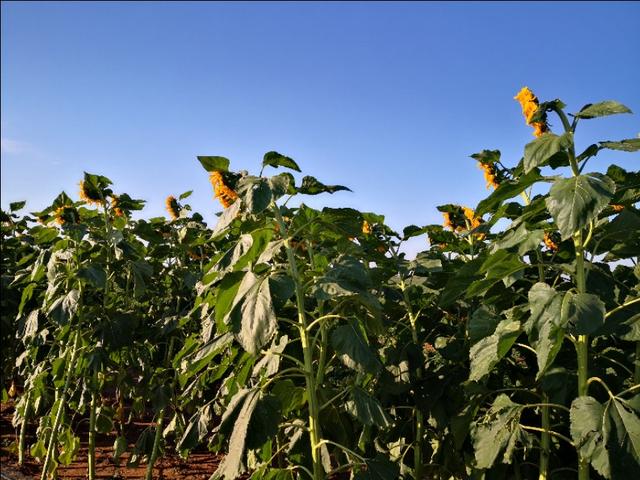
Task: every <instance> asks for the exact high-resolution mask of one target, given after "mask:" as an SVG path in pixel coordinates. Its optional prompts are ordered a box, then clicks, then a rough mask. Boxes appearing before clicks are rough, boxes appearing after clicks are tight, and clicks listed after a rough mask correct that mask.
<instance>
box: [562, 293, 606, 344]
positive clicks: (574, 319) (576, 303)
mask: <svg viewBox="0 0 640 480" xmlns="http://www.w3.org/2000/svg"><path fill="white" fill-rule="evenodd" d="M562 313H563V316H566V324H567V325H568V327H569V328H570V330H571V332H572V333H574V334H576V335H590V334H592V333H593V332H595V331H596V330H598V329H599V328H600V327H602V325H603V324H604V314H605V305H604V303H603V302H602V300H600V298H598V296H597V295H593V294H590V293H573V292H567V293H566V294H565V298H564V302H563V312H562ZM563 323H564V322H563Z"/></svg>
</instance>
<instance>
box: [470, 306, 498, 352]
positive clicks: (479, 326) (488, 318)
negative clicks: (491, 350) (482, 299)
mask: <svg viewBox="0 0 640 480" xmlns="http://www.w3.org/2000/svg"><path fill="white" fill-rule="evenodd" d="M498 323H500V317H498V316H497V315H495V314H494V313H493V312H491V311H490V310H489V309H488V308H487V307H485V306H481V307H480V308H478V309H477V310H476V311H475V312H473V314H472V315H471V319H470V320H469V327H468V329H469V341H470V342H471V343H472V344H473V343H476V342H477V341H479V340H482V339H483V338H485V337H488V336H489V335H492V334H493V332H495V331H496V327H497V326H498Z"/></svg>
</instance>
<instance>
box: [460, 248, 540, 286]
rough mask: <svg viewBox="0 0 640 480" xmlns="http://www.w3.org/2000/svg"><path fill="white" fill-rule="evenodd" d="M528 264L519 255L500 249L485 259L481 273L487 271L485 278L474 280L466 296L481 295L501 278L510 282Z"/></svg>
mask: <svg viewBox="0 0 640 480" xmlns="http://www.w3.org/2000/svg"><path fill="white" fill-rule="evenodd" d="M527 266H528V265H527V264H526V263H524V262H522V261H521V260H520V257H519V255H517V254H515V253H510V252H508V251H506V250H498V251H497V252H496V253H494V254H492V255H490V256H489V257H488V258H487V259H486V260H485V261H484V263H483V264H482V266H481V267H480V270H479V273H485V278H482V279H480V280H476V281H475V282H473V283H472V284H471V285H470V286H469V288H468V290H467V293H466V297H467V298H472V297H474V296H476V295H481V294H483V293H484V292H486V291H487V290H488V289H489V288H491V287H492V286H493V285H495V284H496V283H498V282H499V281H501V280H503V281H505V283H507V282H509V281H510V280H511V278H512V277H511V276H512V275H514V274H515V273H518V272H519V271H520V270H524V269H525V268H527Z"/></svg>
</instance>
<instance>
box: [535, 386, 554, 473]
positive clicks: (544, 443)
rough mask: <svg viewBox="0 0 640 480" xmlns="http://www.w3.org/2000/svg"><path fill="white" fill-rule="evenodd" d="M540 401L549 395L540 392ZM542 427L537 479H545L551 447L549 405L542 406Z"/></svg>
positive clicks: (546, 398)
mask: <svg viewBox="0 0 640 480" xmlns="http://www.w3.org/2000/svg"><path fill="white" fill-rule="evenodd" d="M542 402H543V403H548V402H549V397H548V396H547V394H546V393H543V394H542ZM541 411H542V412H541V413H542V429H543V430H544V432H542V433H541V435H540V469H539V472H540V474H539V476H538V479H539V480H546V479H547V472H548V471H549V452H550V447H551V436H550V435H549V431H550V430H551V418H550V417H551V416H550V415H549V407H548V406H546V405H545V406H542V407H541Z"/></svg>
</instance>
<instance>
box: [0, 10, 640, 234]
mask: <svg viewBox="0 0 640 480" xmlns="http://www.w3.org/2000/svg"><path fill="white" fill-rule="evenodd" d="M639 25H640V3H615V2H603V3H592V2H584V3H582V2H568V3H562V2H553V3H552V2H547V3H539V2H536V3H502V2H500V3H480V2H478V3H476V2H473V3H464V2H461V3H453V2H443V3H399V2H393V3H198V2H194V3H162V2H157V3H156V2H148V3H147V2H144V3H133V2H121V3H116V2H114V3H110V2H105V3H83V2H77V3H76V2H73V3H39V2H33V3H31V2H25V3H19V2H2V197H1V200H2V205H3V206H4V207H6V206H7V204H8V202H10V201H16V200H20V199H26V200H28V207H29V208H30V209H31V210H32V211H33V210H38V209H40V208H42V207H44V206H46V205H48V204H49V203H50V201H51V200H52V199H53V197H54V196H55V195H56V194H57V193H59V192H60V191H61V190H63V189H64V190H66V191H67V193H69V194H71V195H72V196H74V197H75V198H77V182H78V181H79V180H80V179H81V177H82V172H83V170H87V171H89V172H92V173H99V174H102V175H106V176H108V177H110V178H111V179H112V180H113V181H114V182H115V191H116V192H127V193H129V194H130V195H132V196H134V197H140V198H144V199H146V200H147V201H148V205H147V208H146V209H145V213H146V215H147V216H155V215H162V214H164V210H163V202H164V198H165V197H166V196H167V195H169V194H175V195H177V194H179V193H181V192H183V191H186V190H191V189H193V190H194V194H193V196H192V197H191V199H190V201H191V202H190V203H191V204H192V205H193V207H194V209H195V210H197V211H200V212H201V213H202V214H203V215H205V218H207V219H208V220H210V221H211V220H213V219H214V218H215V217H213V213H214V212H215V211H218V210H219V208H220V207H219V205H218V204H217V202H214V200H213V199H212V190H211V187H210V185H209V183H208V179H207V175H206V174H205V172H204V171H203V170H202V169H201V167H200V165H199V163H198V162H197V160H196V158H195V157H196V155H223V156H226V157H228V158H230V159H231V161H232V167H234V168H235V169H247V170H250V171H253V172H257V170H258V168H259V164H260V162H261V159H262V155H263V154H264V153H265V152H267V151H269V150H277V151H279V152H281V153H284V154H286V155H288V156H291V157H292V158H294V159H295V160H297V161H298V163H299V164H300V165H301V167H302V169H303V171H304V173H306V174H310V175H314V176H316V177H317V178H318V179H320V180H321V181H323V182H325V183H339V184H343V185H347V186H349V187H351V188H352V189H353V191H354V193H348V192H346V193H337V194H335V195H334V196H332V197H329V196H324V197H322V198H311V197H310V198H309V202H308V203H310V204H311V205H313V206H322V205H328V206H351V207H355V208H358V209H362V210H366V211H375V212H378V213H382V214H384V215H386V217H387V222H388V223H389V224H390V225H391V226H392V227H394V228H398V229H400V228H402V227H403V226H405V225H407V224H410V223H415V224H419V225H423V224H427V223H440V222H441V216H440V214H439V212H437V211H436V210H435V206H436V205H439V204H443V203H460V204H465V205H469V206H475V205H476V204H477V202H478V201H479V200H481V199H482V198H483V196H484V195H486V194H487V193H488V191H487V190H486V189H485V186H484V181H483V179H482V172H481V171H480V170H478V169H477V168H476V166H475V164H474V162H473V161H472V160H471V159H469V158H468V156H469V155H470V154H472V153H474V152H477V151H480V150H482V149H483V148H491V149H500V150H501V151H502V152H503V158H504V159H505V160H506V161H507V162H509V163H515V162H516V161H517V160H519V158H520V157H521V155H522V151H523V147H524V144H525V143H527V142H529V141H531V140H532V139H533V137H532V134H531V128H530V127H527V126H526V125H525V124H524V119H523V117H522V114H521V111H520V106H519V105H518V104H517V103H516V102H515V101H514V100H513V96H514V95H515V94H516V92H517V91H518V90H519V89H520V88H521V87H522V86H524V85H528V86H529V87H530V88H531V89H532V90H533V91H534V92H535V93H536V94H537V95H538V97H540V99H541V100H548V99H553V98H556V97H559V98H561V99H562V100H564V101H565V103H567V104H568V105H569V107H570V111H576V110H578V109H579V108H580V107H581V106H582V105H583V104H585V103H587V102H595V101H600V100H605V99H615V100H618V101H620V102H622V103H624V104H626V105H627V106H629V107H630V108H631V109H632V110H634V111H635V112H637V113H638V114H640V88H639V86H640V28H639ZM553 123H554V126H556V127H558V128H559V122H558V121H555V120H554V122H553ZM639 132H640V116H638V115H634V116H631V115H624V116H617V117H609V118H606V119H602V120H599V121H597V120H592V121H588V122H587V121H585V122H584V123H583V125H582V128H581V131H580V132H579V133H578V143H579V145H580V144H581V145H584V146H586V145H588V144H590V143H592V142H593V141H598V140H618V139H621V138H631V137H635V136H637V135H638V133H639ZM610 162H616V163H618V164H620V165H621V166H623V167H625V168H627V169H634V170H637V169H638V165H639V164H640V163H639V162H640V158H639V156H638V155H634V154H623V153H615V152H614V153H611V154H603V155H599V156H598V157H597V159H596V160H595V161H593V164H592V165H591V168H590V169H599V168H605V167H606V166H607V165H608V164H609V163H610ZM423 241H424V240H423V239H422V240H420V242H423Z"/></svg>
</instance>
